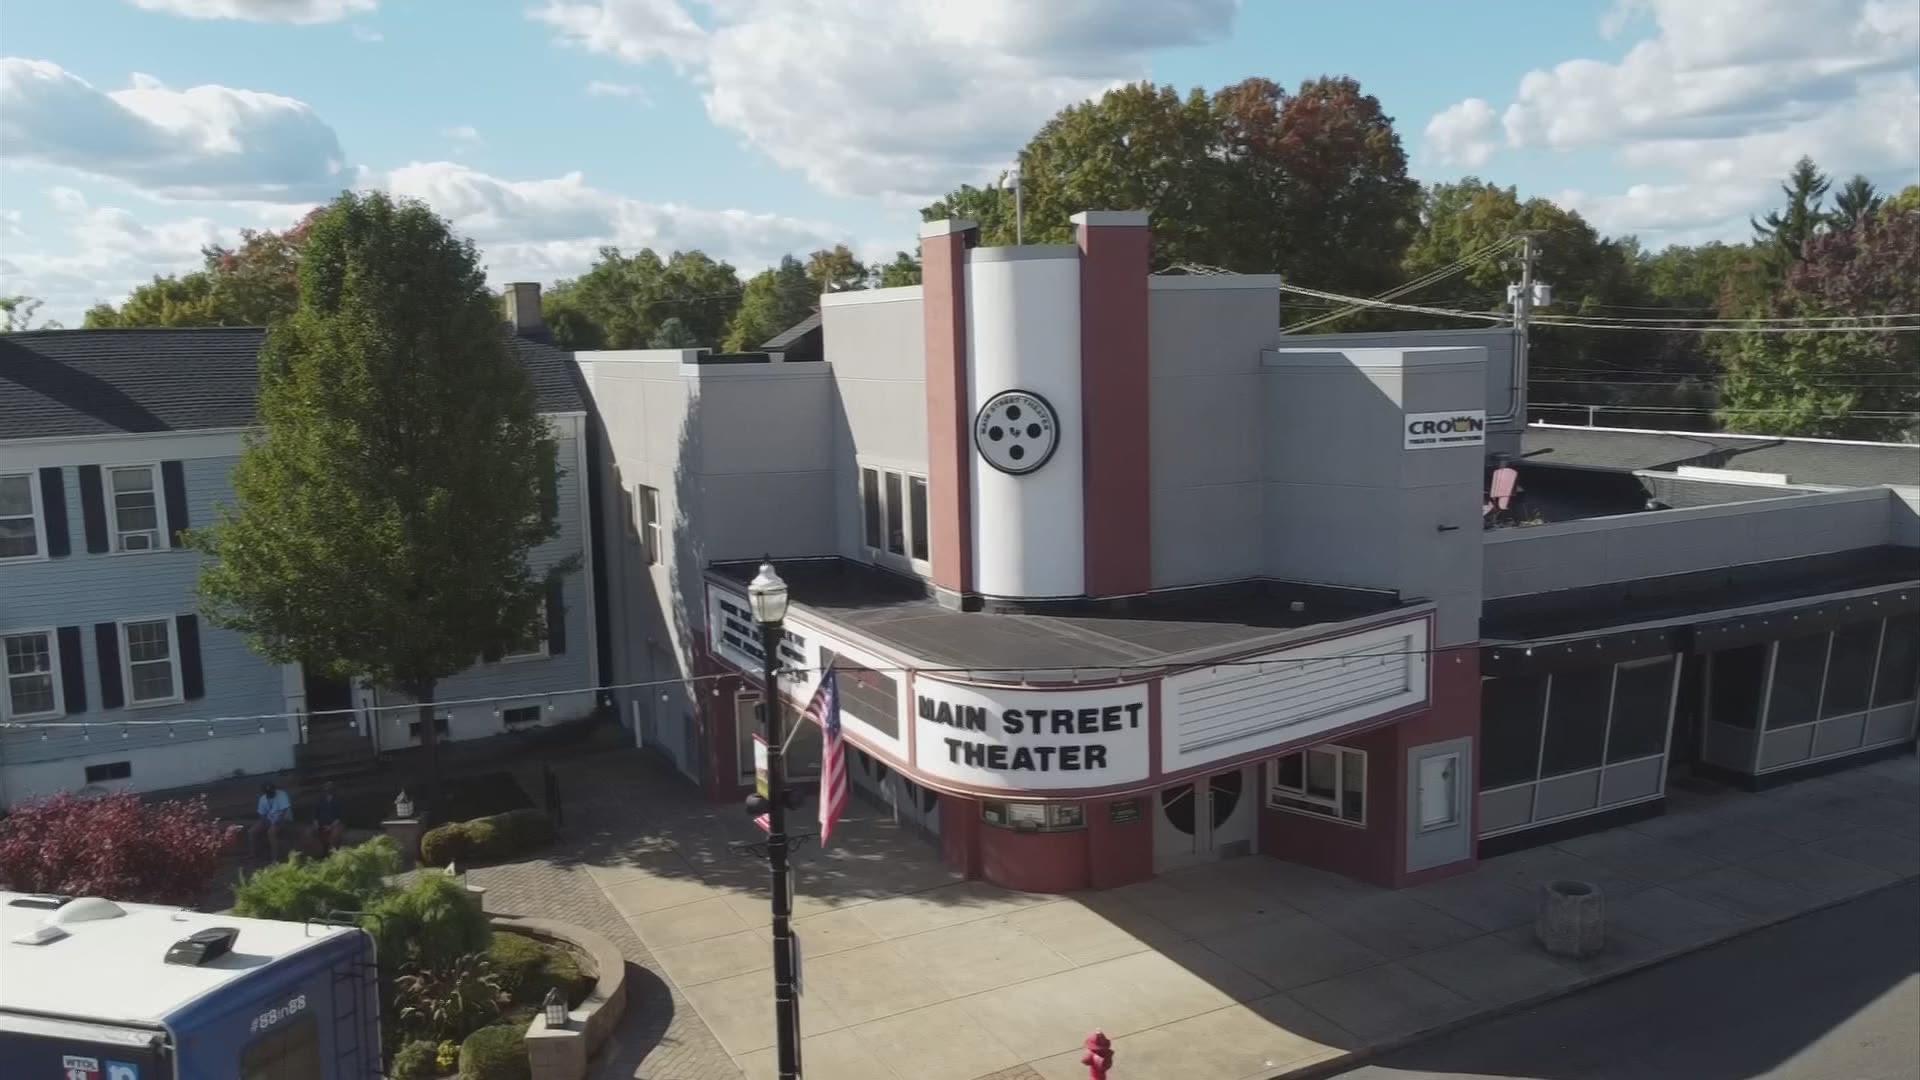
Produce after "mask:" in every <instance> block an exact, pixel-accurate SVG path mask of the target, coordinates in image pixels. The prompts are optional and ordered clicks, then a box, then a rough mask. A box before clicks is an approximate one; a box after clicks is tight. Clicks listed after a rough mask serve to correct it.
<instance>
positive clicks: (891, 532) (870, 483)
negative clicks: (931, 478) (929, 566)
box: [860, 466, 930, 570]
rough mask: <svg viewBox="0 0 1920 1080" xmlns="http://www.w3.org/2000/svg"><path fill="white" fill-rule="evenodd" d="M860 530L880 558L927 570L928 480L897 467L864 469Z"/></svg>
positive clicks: (869, 546)
mask: <svg viewBox="0 0 1920 1080" xmlns="http://www.w3.org/2000/svg"><path fill="white" fill-rule="evenodd" d="M860 529H861V537H862V539H863V540H864V541H865V543H866V546H867V550H868V553H869V554H870V555H872V556H874V558H875V559H876V561H884V562H892V563H903V562H904V563H907V564H909V565H915V566H917V567H918V568H920V569H923V570H924V569H925V564H926V561H927V555H928V551H929V544H930V541H929V539H928V536H927V480H926V477H923V476H913V475H911V474H908V473H905V472H899V471H896V470H893V469H883V468H871V467H864V466H863V467H862V468H861V469H860Z"/></svg>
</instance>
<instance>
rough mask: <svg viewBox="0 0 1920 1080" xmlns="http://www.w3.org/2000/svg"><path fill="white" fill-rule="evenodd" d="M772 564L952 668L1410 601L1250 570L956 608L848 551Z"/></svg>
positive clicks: (1331, 619) (1166, 651)
mask: <svg viewBox="0 0 1920 1080" xmlns="http://www.w3.org/2000/svg"><path fill="white" fill-rule="evenodd" d="M758 565H759V561H758V560H751V561H747V562H736V563H722V564H716V565H715V566H714V567H713V573H714V575H715V577H716V578H718V579H719V580H721V581H723V582H726V583H728V584H732V585H736V586H741V587H744V586H745V584H746V583H747V582H748V581H749V580H751V579H752V577H753V575H754V573H755V571H756V569H757V568H758ZM774 566H775V568H776V569H777V570H778V571H779V573H780V576H781V577H782V578H785V579H786V582H787V587H788V589H789V590H790V595H791V597H792V602H793V604H794V606H795V607H796V608H797V609H798V610H799V612H800V613H801V614H803V615H807V614H811V615H814V616H816V617H817V618H820V619H823V620H826V621H828V622H831V623H833V624H836V625H838V626H842V627H845V628H847V629H849V630H852V631H855V632H857V633H859V634H862V635H864V636H865V637H867V638H869V639H871V640H872V641H874V642H875V643H876V644H880V645H884V646H888V647H890V648H892V649H894V650H896V651H899V652H902V653H905V654H907V655H909V656H912V657H914V658H916V659H918V660H921V661H924V662H925V663H926V665H927V666H928V667H929V668H951V669H954V670H960V671H983V672H985V671H1011V670H1016V669H1043V670H1054V669H1058V670H1062V671H1069V670H1075V669H1078V670H1092V669H1097V668H1103V667H1141V666H1159V665H1162V664H1169V665H1170V664H1180V663H1187V662H1194V663H1197V662H1199V661H1201V660H1203V659H1205V658H1207V657H1209V656H1217V655H1222V654H1226V653H1232V652H1239V651H1250V650H1252V649H1255V648H1258V647H1259V646H1261V645H1264V644H1268V643H1272V644H1275V645H1278V644H1283V643H1285V642H1288V641H1293V640H1297V639H1300V638H1305V637H1311V636H1315V634H1314V631H1315V630H1323V629H1325V628H1326V627H1327V626H1328V625H1329V624H1337V623H1342V622H1345V621H1348V620H1351V619H1358V618H1364V617H1366V616H1369V615H1377V614H1380V613H1383V612H1388V611H1393V610H1395V609H1397V608H1402V607H1410V606H1412V605H1410V604H1406V603H1403V602H1402V601H1401V600H1400V599H1399V598H1398V597H1397V596H1395V595H1394V594H1392V593H1387V592H1378V591H1373V590H1367V589H1346V588H1338V587H1333V586H1326V585H1306V584H1300V583H1295V582H1286V581H1273V580H1266V579H1253V580H1247V581H1236V582H1231V583H1228V584H1223V585H1210V586H1202V587H1197V588H1187V589H1169V590H1163V591H1161V592H1156V593H1149V594H1146V595H1144V596H1135V597H1122V598H1117V599H1113V600H1097V601H1061V602H1046V603H1044V604H1035V605H1030V606H1028V607H1026V608H1025V609H1024V610H1020V611H1007V610H1000V611H955V610H953V609H952V608H948V607H943V606H942V605H940V604H939V603H937V602H936V601H934V600H933V599H932V598H931V597H930V596H929V595H928V592H927V587H926V585H925V584H924V583H922V582H921V581H919V580H918V579H916V578H909V577H905V576H903V575H900V574H895V573H892V572H890V571H887V570H884V569H881V568H878V567H874V566H870V565H868V564H866V563H861V562H855V561H853V560H851V559H843V558H820V559H775V560H774ZM1295 604H1298V605H1299V608H1300V610H1297V611H1296V610H1294V605H1295Z"/></svg>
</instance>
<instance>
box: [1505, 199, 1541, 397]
mask: <svg viewBox="0 0 1920 1080" xmlns="http://www.w3.org/2000/svg"><path fill="white" fill-rule="evenodd" d="M1535 235H1536V234H1535V233H1532V232H1523V233H1521V234H1520V284H1518V285H1509V286H1507V301H1508V302H1509V303H1511V304H1512V305H1513V385H1514V386H1515V387H1517V388H1518V390H1519V393H1520V397H1521V398H1522V399H1523V400H1524V399H1525V397H1526V387H1527V323H1528V321H1529V319H1530V318H1531V316H1532V315H1533V301H1534V281H1533V264H1534V260H1535V259H1536V258H1537V257H1538V256H1539V249H1537V248H1536V247H1534V243H1533V238H1534V236H1535ZM1515 419H1516V420H1517V421H1518V422H1519V423H1520V424H1522V425H1524V424H1525V423H1526V422H1527V419H1526V417H1524V416H1519V417H1516V418H1515Z"/></svg>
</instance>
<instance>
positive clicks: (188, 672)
mask: <svg viewBox="0 0 1920 1080" xmlns="http://www.w3.org/2000/svg"><path fill="white" fill-rule="evenodd" d="M173 634H174V637H176V638H178V639H179V643H180V693H181V695H182V696H184V697H185V698H186V699H187V700H188V701H197V700H199V699H200V698H203V697H205V696H207V686H206V682H205V680H204V678H203V677H202V675H201V673H200V616H198V615H181V616H178V617H176V618H175V619H174V620H173Z"/></svg>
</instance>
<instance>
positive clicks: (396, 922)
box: [362, 870, 493, 971]
mask: <svg viewBox="0 0 1920 1080" xmlns="http://www.w3.org/2000/svg"><path fill="white" fill-rule="evenodd" d="M362 925H364V926H365V927H366V928H367V931H368V932H369V933H371V934H372V935H373V937H374V941H375V942H376V943H377V944H378V947H379V957H380V966H381V967H382V968H385V969H386V970H389V971H398V970H400V969H402V968H408V967H412V968H444V967H447V966H449V965H451V964H452V963H453V962H454V960H455V959H457V958H459V957H462V956H465V955H467V954H468V953H477V952H482V951H484V950H485V949H486V947H487V941H488V939H489V938H490V937H492V936H493V930H492V928H491V927H490V926H489V925H488V924H487V916H486V913H485V912H483V911H481V910H480V901H479V899H478V898H476V897H475V896H474V895H473V894H472V893H469V892H468V891H467V890H466V887H465V886H463V885H461V884H460V883H459V882H458V881H455V880H454V879H452V878H450V877H448V876H447V875H445V874H442V873H438V872H436V871H432V870H428V871H424V872H422V873H421V874H420V876H419V877H417V878H415V879H414V880H413V883H412V884H410V885H408V886H407V887H406V888H404V889H401V890H400V891H399V892H395V893H392V894H389V895H387V896H383V897H381V898H380V899H378V900H376V901H374V903H373V906H372V907H370V908H368V909H367V917H366V920H365V922H364V923H363V924H362Z"/></svg>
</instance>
